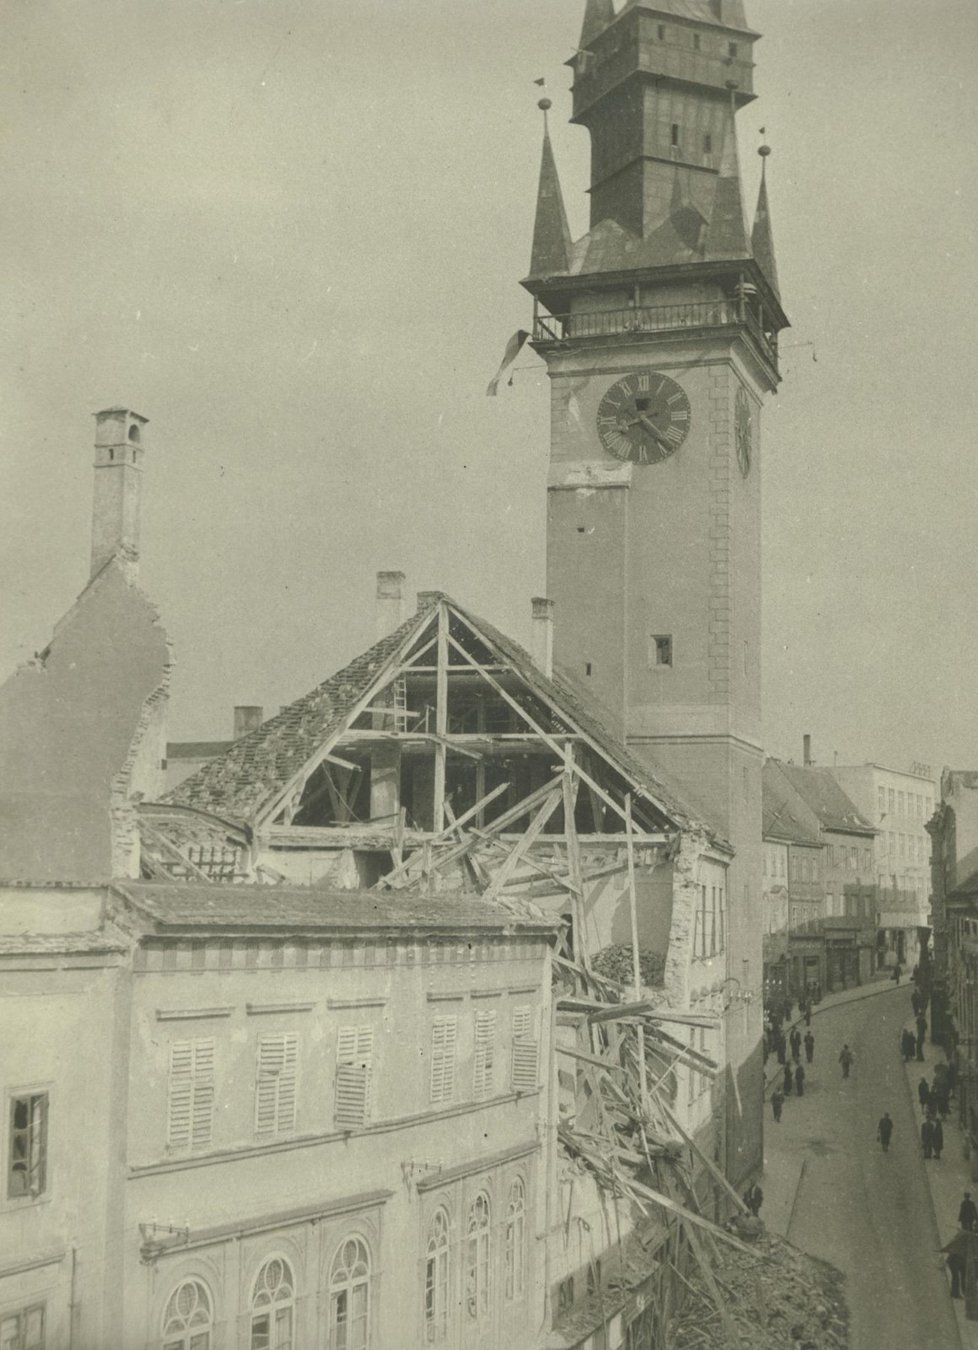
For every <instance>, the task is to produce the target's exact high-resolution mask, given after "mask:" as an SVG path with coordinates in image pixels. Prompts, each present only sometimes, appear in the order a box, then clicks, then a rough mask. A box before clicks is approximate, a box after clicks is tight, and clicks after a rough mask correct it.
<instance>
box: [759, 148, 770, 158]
mask: <svg viewBox="0 0 978 1350" xmlns="http://www.w3.org/2000/svg"><path fill="white" fill-rule="evenodd" d="M757 153H758V154H759V155H760V156H761V158H762V159H767V157H768V155H769V154H770V153H771V147H770V146H769V145H762V146H760V147H759V149H758V151H757Z"/></svg>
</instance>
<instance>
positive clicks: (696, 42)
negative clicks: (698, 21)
mask: <svg viewBox="0 0 978 1350" xmlns="http://www.w3.org/2000/svg"><path fill="white" fill-rule="evenodd" d="M699 49H700V35H699V33H694V34H693V51H694V52H698V51H699Z"/></svg>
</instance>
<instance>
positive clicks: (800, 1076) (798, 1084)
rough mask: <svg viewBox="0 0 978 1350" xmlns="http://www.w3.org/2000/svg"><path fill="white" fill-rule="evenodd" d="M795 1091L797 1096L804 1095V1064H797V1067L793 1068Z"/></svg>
mask: <svg viewBox="0 0 978 1350" xmlns="http://www.w3.org/2000/svg"><path fill="white" fill-rule="evenodd" d="M795 1091H796V1092H797V1093H798V1096H799V1097H804V1095H805V1069H804V1066H803V1065H801V1064H799V1065H798V1068H797V1069H795Z"/></svg>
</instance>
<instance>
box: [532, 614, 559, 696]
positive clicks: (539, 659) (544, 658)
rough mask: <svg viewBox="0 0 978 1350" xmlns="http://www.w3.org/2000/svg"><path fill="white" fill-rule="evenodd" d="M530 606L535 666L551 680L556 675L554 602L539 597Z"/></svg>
mask: <svg viewBox="0 0 978 1350" xmlns="http://www.w3.org/2000/svg"><path fill="white" fill-rule="evenodd" d="M530 605H531V607H532V614H533V648H532V654H533V664H534V665H535V666H536V667H537V669H538V670H540V671H542V672H543V674H544V675H546V677H547V679H548V680H549V679H550V678H551V676H552V675H553V673H554V602H553V601H552V600H546V599H544V597H543V596H540V595H537V596H534V598H533V599H532V600H531V601H530Z"/></svg>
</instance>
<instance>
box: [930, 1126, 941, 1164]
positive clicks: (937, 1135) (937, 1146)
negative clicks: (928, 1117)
mask: <svg viewBox="0 0 978 1350" xmlns="http://www.w3.org/2000/svg"><path fill="white" fill-rule="evenodd" d="M932 1124H933V1126H934V1136H933V1138H934V1157H935V1158H936V1159H937V1161H938V1162H940V1161H941V1150H942V1149H943V1147H944V1126H943V1125H942V1124H941V1122H940V1121H939V1120H935V1121H933V1122H932Z"/></svg>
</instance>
